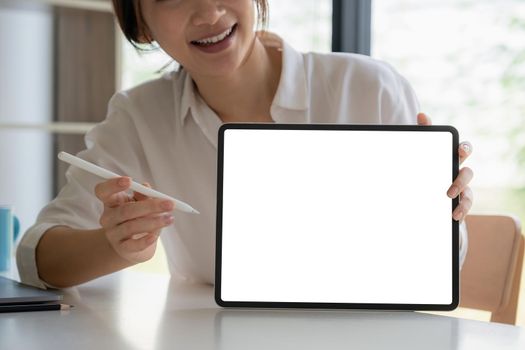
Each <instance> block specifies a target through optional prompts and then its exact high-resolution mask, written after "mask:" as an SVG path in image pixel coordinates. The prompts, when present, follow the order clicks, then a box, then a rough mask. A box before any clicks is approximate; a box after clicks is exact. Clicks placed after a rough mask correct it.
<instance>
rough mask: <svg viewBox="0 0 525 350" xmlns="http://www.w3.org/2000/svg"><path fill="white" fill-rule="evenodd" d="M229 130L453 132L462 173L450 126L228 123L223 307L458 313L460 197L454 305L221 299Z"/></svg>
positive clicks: (220, 156)
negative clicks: (455, 311)
mask: <svg viewBox="0 0 525 350" xmlns="http://www.w3.org/2000/svg"><path fill="white" fill-rule="evenodd" d="M228 129H262V130H352V131H355V130H358V131H419V132H421V131H423V132H449V133H451V134H452V143H453V145H452V150H453V152H452V179H455V178H456V177H457V175H458V172H459V155H458V146H459V135H458V131H457V130H456V129H455V128H454V127H452V126H449V125H432V126H418V125H368V124H358V125H348V124H278V123H228V124H223V125H222V126H221V127H220V128H219V135H218V153H217V217H216V251H215V302H216V303H217V304H218V305H219V306H222V307H242V308H307V309H368V310H435V311H450V310H454V309H455V308H456V307H457V306H458V304H459V223H458V222H457V221H455V220H453V219H452V210H453V208H456V206H457V205H458V203H459V199H458V197H456V198H454V199H451V211H450V213H451V216H450V220H451V223H452V279H453V280H452V302H451V303H450V304H379V303H378V304H375V303H372V304H369V303H301V302H262V301H225V300H222V298H221V267H222V204H223V203H222V195H223V170H224V169H223V161H224V153H223V152H224V133H225V131H226V130H228Z"/></svg>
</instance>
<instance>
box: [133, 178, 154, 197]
mask: <svg viewBox="0 0 525 350" xmlns="http://www.w3.org/2000/svg"><path fill="white" fill-rule="evenodd" d="M142 185H143V186H146V187H148V188H151V185H150V184H149V183H148V182H143V183H142ZM148 198H149V197H148V196H146V195H145V194H142V193H139V192H135V191H133V199H135V200H136V201H143V200H146V199H148Z"/></svg>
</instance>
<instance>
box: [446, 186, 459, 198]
mask: <svg viewBox="0 0 525 350" xmlns="http://www.w3.org/2000/svg"><path fill="white" fill-rule="evenodd" d="M458 193H459V189H458V188H457V187H456V186H452V187H451V188H450V189H449V190H448V193H447V194H448V196H449V197H451V198H455V197H456V196H457V195H458Z"/></svg>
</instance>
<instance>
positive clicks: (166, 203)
mask: <svg viewBox="0 0 525 350" xmlns="http://www.w3.org/2000/svg"><path fill="white" fill-rule="evenodd" d="M160 206H161V207H162V209H164V210H172V209H173V202H172V201H164V202H162V203H161V204H160Z"/></svg>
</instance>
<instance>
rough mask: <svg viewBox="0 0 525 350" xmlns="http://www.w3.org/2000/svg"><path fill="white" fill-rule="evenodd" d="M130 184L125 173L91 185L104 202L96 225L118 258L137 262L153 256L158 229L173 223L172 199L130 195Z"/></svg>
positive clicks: (138, 194)
mask: <svg viewBox="0 0 525 350" xmlns="http://www.w3.org/2000/svg"><path fill="white" fill-rule="evenodd" d="M130 185H131V179H130V178H129V177H119V178H115V179H110V180H107V181H104V182H101V183H99V184H98V185H97V186H96V187H95V195H96V196H97V198H98V199H99V200H100V201H102V203H103V204H104V212H103V213H102V216H101V217H100V225H101V226H102V228H103V229H104V233H105V235H106V238H107V240H108V241H109V243H110V245H111V246H112V247H113V249H114V250H115V252H117V254H118V255H120V256H121V257H122V258H124V259H126V260H127V261H129V262H131V263H140V262H144V261H147V260H149V259H151V257H153V254H154V253H155V249H156V247H157V239H158V238H159V233H160V230H161V229H162V228H163V227H166V226H169V225H171V224H172V223H173V216H172V214H171V212H172V210H173V207H174V203H173V202H172V201H169V200H165V199H157V198H150V197H147V196H144V195H142V194H140V193H137V192H134V195H133V197H131V196H129V195H128V194H127V193H126V191H127V190H128V189H129V187H130ZM146 186H148V187H149V185H147V184H146Z"/></svg>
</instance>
